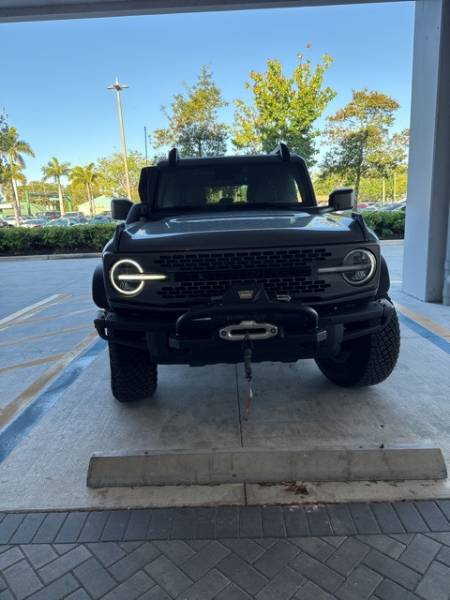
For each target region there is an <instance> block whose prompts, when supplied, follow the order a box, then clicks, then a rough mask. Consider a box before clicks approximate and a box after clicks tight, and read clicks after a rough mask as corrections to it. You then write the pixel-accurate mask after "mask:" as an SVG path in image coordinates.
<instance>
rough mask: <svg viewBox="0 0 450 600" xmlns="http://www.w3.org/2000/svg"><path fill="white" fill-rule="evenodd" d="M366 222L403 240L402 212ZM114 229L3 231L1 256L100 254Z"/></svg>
mask: <svg viewBox="0 0 450 600" xmlns="http://www.w3.org/2000/svg"><path fill="white" fill-rule="evenodd" d="M364 219H365V220H366V222H367V224H368V226H369V227H371V228H372V229H374V230H375V232H376V234H377V235H378V236H379V237H380V238H402V237H403V232H404V228H405V213H404V212H402V211H392V212H389V211H376V212H375V211H374V212H366V213H364ZM115 227H116V226H115V225H114V224H113V223H111V224H105V225H75V226H73V227H42V228H39V229H37V228H36V229H25V228H22V227H21V228H15V227H8V228H6V227H5V228H2V229H0V254H4V255H5V254H6V255H14V254H16V255H24V254H66V253H72V252H73V253H75V252H101V250H102V249H103V246H104V245H105V244H106V242H107V241H108V240H109V239H110V238H111V237H112V235H113V233H114V229H115Z"/></svg>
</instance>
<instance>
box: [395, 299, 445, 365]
mask: <svg viewBox="0 0 450 600" xmlns="http://www.w3.org/2000/svg"><path fill="white" fill-rule="evenodd" d="M394 304H395V306H396V308H397V310H398V316H399V320H400V323H403V324H404V325H406V326H407V327H409V329H411V330H412V331H414V332H415V333H417V334H418V335H420V336H422V337H423V338H425V339H426V340H428V341H429V342H431V343H432V344H434V345H435V346H437V347H438V348H440V349H441V350H443V351H444V352H446V353H447V354H450V342H449V341H447V339H446V338H448V337H450V331H449V330H448V329H447V328H446V327H443V326H442V325H439V324H438V323H435V322H434V321H431V320H430V319H428V318H427V317H424V316H423V315H420V314H418V313H416V312H414V311H413V310H411V309H410V308H407V307H406V306H403V305H402V304H399V303H398V302H394Z"/></svg>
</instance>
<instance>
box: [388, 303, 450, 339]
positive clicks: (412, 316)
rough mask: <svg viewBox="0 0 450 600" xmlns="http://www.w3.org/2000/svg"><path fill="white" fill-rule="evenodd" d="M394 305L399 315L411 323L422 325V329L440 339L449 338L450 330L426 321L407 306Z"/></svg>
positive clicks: (429, 320) (426, 319)
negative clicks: (402, 315)
mask: <svg viewBox="0 0 450 600" xmlns="http://www.w3.org/2000/svg"><path fill="white" fill-rule="evenodd" d="M394 304H395V306H396V308H397V309H398V310H399V311H400V312H401V313H403V314H404V315H406V316H407V317H409V318H410V319H412V320H413V321H416V323H420V325H423V327H426V328H427V329H429V330H430V331H432V332H433V333H435V334H436V335H439V336H440V337H449V336H450V329H447V328H446V327H444V326H443V325H439V323H436V322H435V321H432V320H431V319H428V318H427V317H425V316H424V315H422V314H419V313H416V312H415V311H413V310H411V309H410V308H408V307H407V306H404V305H403V304H400V303H399V302H394Z"/></svg>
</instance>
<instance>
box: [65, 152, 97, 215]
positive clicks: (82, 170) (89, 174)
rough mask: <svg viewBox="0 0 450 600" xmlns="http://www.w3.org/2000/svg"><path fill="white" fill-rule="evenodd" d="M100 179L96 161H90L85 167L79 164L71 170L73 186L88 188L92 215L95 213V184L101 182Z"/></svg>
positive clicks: (87, 192)
mask: <svg viewBox="0 0 450 600" xmlns="http://www.w3.org/2000/svg"><path fill="white" fill-rule="evenodd" d="M100 180H101V175H100V173H98V171H97V170H96V168H95V164H94V163H89V164H88V165H86V166H84V167H82V166H77V167H74V168H73V169H72V170H71V171H70V182H71V184H72V185H73V186H82V187H84V189H85V190H86V194H87V198H88V202H89V210H90V213H91V217H93V216H94V215H95V207H94V193H93V190H94V186H95V185H96V184H97V183H99V181H100Z"/></svg>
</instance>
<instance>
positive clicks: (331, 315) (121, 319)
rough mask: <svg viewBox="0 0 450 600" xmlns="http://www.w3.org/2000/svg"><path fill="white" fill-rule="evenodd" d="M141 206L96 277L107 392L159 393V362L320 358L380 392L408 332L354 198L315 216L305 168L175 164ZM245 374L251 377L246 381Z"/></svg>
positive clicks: (258, 162) (339, 194)
mask: <svg viewBox="0 0 450 600" xmlns="http://www.w3.org/2000/svg"><path fill="white" fill-rule="evenodd" d="M139 195H140V199H141V202H140V203H138V204H133V203H132V202H131V201H129V200H126V199H115V200H113V201H112V216H113V218H114V219H121V220H123V221H124V222H123V223H121V224H120V225H118V227H117V229H116V231H115V233H114V236H113V238H112V239H111V240H110V241H109V242H108V243H107V245H106V246H105V249H104V251H103V259H102V264H101V265H99V266H98V267H97V269H96V270H95V273H94V277H93V298H94V302H95V303H96V304H97V306H98V307H99V308H100V311H99V313H98V315H97V318H96V319H95V327H96V328H97V331H98V333H99V335H100V336H101V337H102V338H104V339H105V340H107V342H108V346H109V357H110V364H111V386H112V393H113V395H114V396H115V397H116V398H117V399H118V400H119V401H121V402H130V401H134V400H138V399H141V398H147V397H150V396H152V394H153V393H154V391H155V389H156V385H157V365H158V364H170V365H173V364H187V365H191V366H200V365H209V364H214V363H239V362H244V364H245V367H246V372H247V375H249V373H250V369H251V363H252V362H261V361H282V362H295V361H298V360H299V359H302V358H314V359H315V361H316V363H317V365H318V367H319V369H320V370H321V371H322V373H323V374H324V375H325V376H326V377H328V379H330V380H331V381H332V382H334V383H335V384H337V385H340V386H364V385H373V384H377V383H380V382H381V381H383V380H384V379H386V378H387V377H388V376H389V375H390V373H391V372H392V370H393V369H394V367H395V364H396V361H397V358H398V353H399V346H400V335H399V326H398V320H397V316H396V312H395V308H394V306H393V304H392V302H391V300H390V298H389V296H388V291H389V284H390V282H389V273H388V269H387V265H386V262H385V261H384V259H383V257H382V256H381V254H380V245H379V242H378V238H377V237H376V235H375V234H374V232H373V231H371V230H370V229H368V227H367V226H366V224H365V222H364V219H363V218H362V216H361V214H359V213H358V212H357V210H356V209H355V206H354V195H353V191H352V190H351V189H347V188H345V189H338V190H335V191H334V192H332V193H331V195H330V198H329V204H328V205H327V206H318V205H317V202H316V198H315V195H314V190H313V186H312V184H311V180H310V177H309V174H308V171H307V168H306V164H305V162H304V160H303V159H302V158H301V157H300V156H297V155H295V154H291V153H290V152H289V149H288V148H287V146H286V145H284V144H280V145H279V146H278V148H277V149H276V150H275V151H274V152H273V153H271V154H268V155H260V156H224V157H217V158H216V157H214V158H183V159H180V158H179V155H178V152H177V150H176V149H173V150H171V151H170V153H169V156H168V159H167V160H163V161H161V162H159V163H158V164H157V165H156V166H152V167H146V168H144V169H143V170H142V174H141V178H140V183H139ZM249 378H250V376H249Z"/></svg>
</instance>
